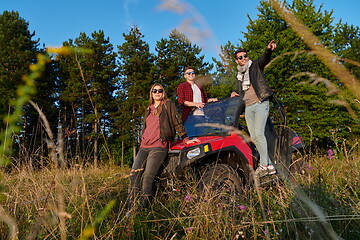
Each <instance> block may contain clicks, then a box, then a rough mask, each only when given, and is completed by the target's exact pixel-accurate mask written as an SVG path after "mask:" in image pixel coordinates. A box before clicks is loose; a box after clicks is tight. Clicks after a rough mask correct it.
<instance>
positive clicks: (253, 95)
mask: <svg viewBox="0 0 360 240" xmlns="http://www.w3.org/2000/svg"><path fill="white" fill-rule="evenodd" d="M275 48H276V44H275V43H274V40H272V41H271V42H270V43H269V44H268V45H267V47H266V50H265V53H264V54H263V55H262V56H261V57H260V58H259V59H257V60H254V61H252V60H250V58H249V56H248V53H247V51H246V50H245V49H242V48H241V49H238V50H237V51H236V52H235V53H234V57H235V62H236V63H237V64H238V66H237V70H238V74H237V79H238V81H237V91H236V92H232V93H231V97H235V96H240V97H241V98H242V99H243V100H244V102H245V120H246V124H247V127H248V130H249V133H250V137H251V138H252V140H253V141H254V143H255V146H256V148H257V150H258V151H259V154H260V166H259V167H258V168H257V169H256V171H255V174H256V175H257V176H258V177H259V178H260V177H263V176H265V175H271V174H275V173H276V170H275V168H274V166H273V165H272V162H271V160H270V158H269V154H268V148H267V141H266V137H265V125H266V120H267V118H268V116H269V97H270V96H271V95H272V94H273V92H272V91H271V89H270V87H269V86H268V84H267V82H266V80H265V75H264V68H265V66H266V65H267V64H268V63H269V62H270V60H271V54H272V53H273V51H274V50H275Z"/></svg>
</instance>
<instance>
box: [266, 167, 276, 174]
mask: <svg viewBox="0 0 360 240" xmlns="http://www.w3.org/2000/svg"><path fill="white" fill-rule="evenodd" d="M267 170H268V174H269V175H273V174H275V173H276V169H275V167H274V165H268V166H267Z"/></svg>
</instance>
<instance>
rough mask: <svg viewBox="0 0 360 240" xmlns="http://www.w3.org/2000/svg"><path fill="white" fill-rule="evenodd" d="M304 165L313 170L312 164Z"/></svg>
mask: <svg viewBox="0 0 360 240" xmlns="http://www.w3.org/2000/svg"><path fill="white" fill-rule="evenodd" d="M306 167H307V168H308V169H310V170H314V168H313V167H312V166H310V165H308V164H306Z"/></svg>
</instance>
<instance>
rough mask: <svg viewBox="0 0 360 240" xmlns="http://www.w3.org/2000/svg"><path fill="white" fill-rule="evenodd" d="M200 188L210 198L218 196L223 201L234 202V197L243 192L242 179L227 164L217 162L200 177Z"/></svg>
mask: <svg viewBox="0 0 360 240" xmlns="http://www.w3.org/2000/svg"><path fill="white" fill-rule="evenodd" d="M200 190H201V191H203V192H204V193H206V194H205V195H208V197H210V198H217V199H219V200H220V201H221V202H222V203H230V202H233V200H234V197H238V196H241V194H242V192H243V184H242V179H241V178H240V176H239V174H238V173H236V172H235V170H234V169H233V168H232V167H230V166H229V165H227V164H217V165H214V166H212V167H210V168H208V169H207V170H206V171H205V173H204V175H203V176H202V177H201V179H200Z"/></svg>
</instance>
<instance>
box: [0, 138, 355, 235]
mask: <svg viewBox="0 0 360 240" xmlns="http://www.w3.org/2000/svg"><path fill="white" fill-rule="evenodd" d="M333 150H334V153H335V154H334V155H333V156H327V153H326V152H323V151H318V149H314V150H312V151H311V152H305V151H304V152H302V153H299V154H298V155H297V161H295V162H296V163H297V165H296V167H294V171H293V173H292V174H291V175H290V176H289V177H287V178H281V177H276V178H273V179H271V181H268V182H266V180H263V181H262V183H261V184H260V186H258V187H256V186H255V185H252V186H248V187H246V189H245V190H244V192H243V193H242V194H240V195H237V196H232V201H227V202H223V201H221V199H219V197H218V195H211V194H210V193H202V192H199V191H198V186H197V184H198V183H197V182H196V181H193V179H191V177H190V178H187V180H185V181H184V180H178V179H172V181H171V182H172V184H169V185H165V186H164V187H161V188H159V191H158V192H157V195H156V198H155V199H154V202H153V204H152V205H151V207H150V208H149V209H146V210H140V209H139V210H137V211H135V212H132V213H131V215H130V217H126V215H125V214H126V212H127V209H126V196H127V187H128V180H129V179H128V173H129V169H127V168H120V167H118V166H114V165H113V166H111V165H104V166H99V167H97V168H95V167H94V166H91V165H89V166H87V167H83V166H81V165H75V166H72V167H69V168H67V169H64V170H59V169H57V168H54V167H51V166H49V167H47V168H44V169H41V170H35V169H30V168H28V167H27V166H22V167H21V168H17V169H13V170H11V172H3V179H2V180H3V181H2V182H3V188H4V189H3V198H2V206H3V207H4V208H5V209H7V211H8V214H9V215H11V216H12V217H13V218H14V219H13V220H14V221H13V222H12V224H16V228H17V229H18V234H19V235H18V236H19V238H20V239H61V232H62V231H63V234H65V235H64V236H66V237H67V239H88V238H89V237H90V236H92V239H335V238H334V236H335V237H337V238H338V239H339V238H340V239H358V237H359V236H360V230H359V229H358V226H359V224H360V214H359V213H360V204H359V203H360V199H359V196H360V191H359V189H360V177H359V176H360V161H359V156H360V154H359V153H360V152H359V150H360V148H359V145H358V143H357V142H355V143H354V142H352V143H351V142H347V141H342V142H339V143H338V144H336V146H335V148H334V149H333ZM300 162H301V163H302V164H299V163H300ZM264 181H265V182H264ZM167 182H168V183H169V182H170V180H168V181H167ZM304 195H305V196H307V197H308V198H307V197H306V198H304ZM306 199H308V200H309V201H310V202H307V200H306ZM310 199H311V200H310ZM113 201H114V202H115V203H114V204H113V205H112V206H111V208H110V209H108V211H107V212H106V214H105V215H104V216H102V219H100V220H101V221H98V220H97V219H98V217H99V216H100V215H101V213H102V211H103V210H104V209H105V208H106V206H107V205H108V204H109V203H111V202H113ZM61 217H63V218H64V226H62V227H61V222H60V220H59V219H60V218H61ZM62 228H63V229H62ZM8 230H9V226H7V225H6V224H5V223H1V227H0V238H1V239H6V238H7V236H8V234H9V232H8ZM86 236H88V237H86Z"/></svg>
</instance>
